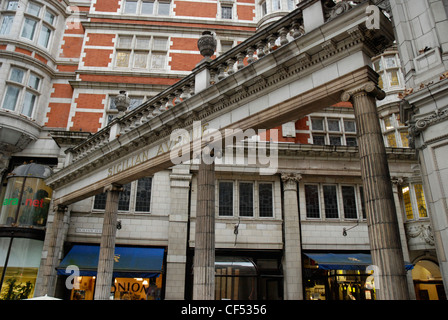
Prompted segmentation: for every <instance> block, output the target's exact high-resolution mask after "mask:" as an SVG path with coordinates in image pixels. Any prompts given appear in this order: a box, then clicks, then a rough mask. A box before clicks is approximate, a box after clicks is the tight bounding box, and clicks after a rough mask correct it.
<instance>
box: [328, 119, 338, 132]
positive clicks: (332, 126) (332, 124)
mask: <svg viewBox="0 0 448 320" xmlns="http://www.w3.org/2000/svg"><path fill="white" fill-rule="evenodd" d="M327 123H328V131H341V129H340V128H339V120H334V119H333V120H332V119H329V120H328V121H327Z"/></svg>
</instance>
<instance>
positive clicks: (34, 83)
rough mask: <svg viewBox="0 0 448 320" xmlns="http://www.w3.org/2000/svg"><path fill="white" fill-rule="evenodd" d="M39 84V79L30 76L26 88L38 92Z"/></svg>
mask: <svg viewBox="0 0 448 320" xmlns="http://www.w3.org/2000/svg"><path fill="white" fill-rule="evenodd" d="M39 83H40V78H39V77H38V76H36V75H35V74H30V78H29V80H28V86H29V87H31V88H33V89H35V90H39Z"/></svg>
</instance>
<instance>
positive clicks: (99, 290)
mask: <svg viewBox="0 0 448 320" xmlns="http://www.w3.org/2000/svg"><path fill="white" fill-rule="evenodd" d="M122 190H123V187H122V186H121V185H115V184H113V185H110V186H109V187H107V188H105V191H106V192H107V200H106V209H105V210H104V220H103V232H102V234H101V244H100V257H99V260H98V272H97V276H96V283H95V300H108V299H109V295H110V287H111V285H112V275H113V269H114V252H115V238H116V234H117V211H118V197H119V195H120V191H122Z"/></svg>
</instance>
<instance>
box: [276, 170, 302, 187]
mask: <svg viewBox="0 0 448 320" xmlns="http://www.w3.org/2000/svg"><path fill="white" fill-rule="evenodd" d="M281 179H282V181H283V183H284V186H285V189H286V188H288V189H289V188H291V187H295V186H296V183H297V182H299V181H300V180H302V175H301V174H300V173H295V172H287V173H285V172H283V173H282V174H281Z"/></svg>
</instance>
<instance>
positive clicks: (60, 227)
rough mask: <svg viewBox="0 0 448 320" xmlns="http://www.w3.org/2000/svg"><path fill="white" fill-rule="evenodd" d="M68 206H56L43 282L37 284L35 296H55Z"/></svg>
mask: <svg viewBox="0 0 448 320" xmlns="http://www.w3.org/2000/svg"><path fill="white" fill-rule="evenodd" d="M66 213H67V206H64V205H58V206H55V208H54V214H53V222H52V223H51V224H50V225H49V227H48V229H47V233H46V236H45V246H46V248H47V250H46V252H47V256H46V259H45V260H44V264H43V266H42V276H41V277H38V278H41V279H42V280H41V283H40V284H39V283H37V284H36V290H35V294H34V295H35V296H43V295H46V294H47V295H49V296H54V294H55V290H56V278H57V273H56V267H57V265H58V260H59V255H60V253H61V250H62V245H63V242H64V236H63V233H64V216H65V215H66Z"/></svg>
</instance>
